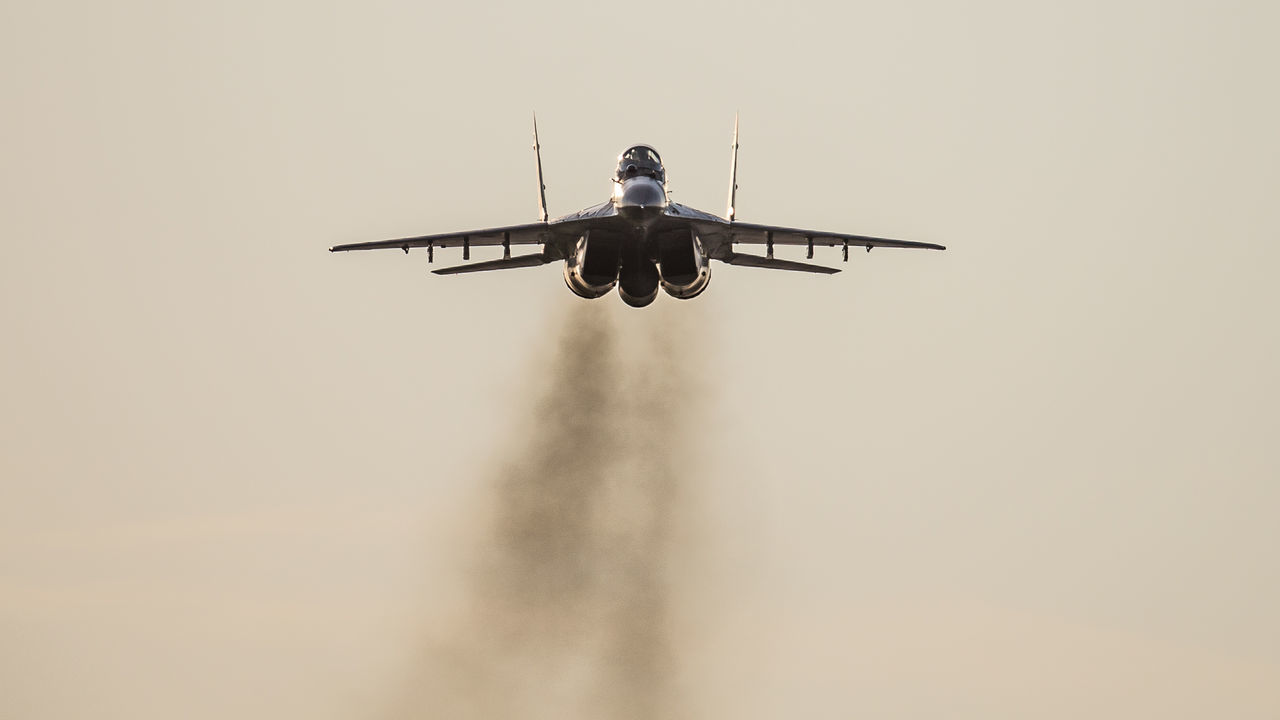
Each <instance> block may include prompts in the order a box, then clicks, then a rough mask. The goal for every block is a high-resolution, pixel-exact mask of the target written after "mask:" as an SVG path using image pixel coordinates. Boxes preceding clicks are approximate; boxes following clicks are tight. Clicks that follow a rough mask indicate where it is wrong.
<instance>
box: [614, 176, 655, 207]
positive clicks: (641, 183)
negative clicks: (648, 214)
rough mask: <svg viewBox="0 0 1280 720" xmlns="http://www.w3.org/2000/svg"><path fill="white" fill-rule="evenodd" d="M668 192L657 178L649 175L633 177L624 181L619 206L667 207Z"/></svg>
mask: <svg viewBox="0 0 1280 720" xmlns="http://www.w3.org/2000/svg"><path fill="white" fill-rule="evenodd" d="M666 204H667V194H666V192H665V191H663V189H662V185H660V184H659V183H658V181H657V180H654V179H653V178H647V177H639V178H632V179H630V180H627V181H626V182H624V183H623V186H622V196H621V197H619V198H618V208H619V209H622V208H638V209H645V208H654V207H656V208H661V207H666Z"/></svg>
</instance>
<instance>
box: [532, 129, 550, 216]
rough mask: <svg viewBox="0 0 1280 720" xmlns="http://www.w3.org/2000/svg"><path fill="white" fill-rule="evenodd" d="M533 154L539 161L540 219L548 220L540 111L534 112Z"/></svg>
mask: <svg viewBox="0 0 1280 720" xmlns="http://www.w3.org/2000/svg"><path fill="white" fill-rule="evenodd" d="M533 156H534V158H536V159H537V161H538V221H539V222H546V221H547V185H546V183H544V182H543V181H542V149H541V148H540V147H539V146H538V113H534V114H533Z"/></svg>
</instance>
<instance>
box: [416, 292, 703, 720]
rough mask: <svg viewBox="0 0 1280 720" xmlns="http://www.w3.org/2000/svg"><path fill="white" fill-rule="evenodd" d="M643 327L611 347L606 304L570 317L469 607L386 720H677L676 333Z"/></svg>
mask: <svg viewBox="0 0 1280 720" xmlns="http://www.w3.org/2000/svg"><path fill="white" fill-rule="evenodd" d="M658 314H661V315H665V314H666V313H658ZM634 317H635V316H634V315H633V314H629V313H628V318H634ZM654 320H656V321H657V322H656V323H655V324H653V325H652V328H653V330H652V331H651V332H649V333H647V336H645V335H646V334H645V333H643V332H640V333H637V332H636V329H635V328H629V329H628V334H629V335H640V337H639V341H638V342H636V343H627V346H626V348H625V349H624V348H622V347H620V344H621V343H620V340H623V339H625V340H631V339H632V338H631V337H627V338H619V337H617V336H616V335H615V330H614V326H613V320H612V319H611V317H610V309H609V308H607V307H604V306H602V305H601V304H598V303H585V302H584V303H578V304H576V305H575V307H574V310H573V312H572V313H570V314H569V316H568V318H567V319H566V321H565V322H564V324H563V326H562V327H561V329H560V332H559V336H558V338H557V346H556V349H555V353H554V357H553V359H552V361H551V363H550V365H551V367H550V368H548V369H546V370H545V371H543V373H542V374H540V375H539V376H538V381H537V382H536V384H537V385H541V386H543V387H544V388H545V390H544V392H542V394H541V397H540V398H539V399H538V401H537V402H536V403H535V404H534V407H533V412H532V418H531V420H530V422H528V423H526V424H525V425H524V427H522V428H520V430H519V433H520V436H521V439H522V442H521V443H519V444H517V443H507V445H508V446H512V447H515V448H519V450H517V451H516V452H515V453H514V454H513V456H512V457H510V458H509V459H507V460H506V461H505V462H504V463H503V464H502V465H501V466H500V470H499V471H498V472H496V473H495V474H494V476H493V478H492V486H491V488H490V490H491V493H492V495H491V508H490V513H489V522H488V529H487V531H486V532H485V536H484V539H483V542H482V543H481V544H480V547H479V548H478V549H477V551H476V554H477V559H476V561H475V563H474V572H473V573H472V575H471V576H470V577H469V578H468V581H469V583H470V590H469V593H470V594H469V604H468V607H467V608H465V609H464V610H463V611H462V613H461V614H462V617H460V618H459V619H458V620H457V621H456V622H455V623H453V624H452V626H451V627H448V628H433V632H432V634H433V635H435V636H437V637H440V638H441V640H439V641H437V642H434V643H432V644H431V646H430V647H429V648H428V651H427V657H426V658H425V660H426V662H425V664H424V666H423V669H422V673H421V676H420V677H416V678H413V679H412V681H411V682H413V683H414V687H412V688H411V689H410V692H409V694H408V697H407V698H406V700H407V701H408V702H407V703H406V706H405V707H403V708H401V709H400V710H399V711H397V712H396V713H395V716H396V717H402V718H458V719H474V720H496V719H497V718H504V719H505V718H553V717H554V718H618V719H621V720H649V719H651V718H673V717H677V718H678V717H680V716H681V713H680V711H679V703H678V702H677V697H676V695H677V694H676V692H675V688H674V687H673V660H674V654H673V649H672V643H671V638H670V636H669V634H668V613H669V599H670V593H669V592H668V587H667V580H668V577H667V572H668V565H669V560H670V558H671V557H672V547H671V545H672V543H673V526H674V524H675V518H676V508H677V504H678V500H679V494H678V490H679V488H678V482H677V473H676V469H677V468H678V467H683V463H685V462H687V461H688V460H689V457H688V455H689V450H690V448H688V447H686V445H687V444H686V443H685V442H684V441H683V438H684V437H685V436H686V433H685V432H684V427H683V422H682V420H683V418H682V414H683V413H682V412H681V410H682V408H684V406H685V405H686V399H687V397H688V388H687V387H686V385H687V378H686V377H685V376H684V375H683V374H682V373H683V368H682V367H681V366H680V363H678V362H677V361H676V360H675V358H676V356H675V355H674V354H673V352H672V350H673V346H674V345H675V344H676V340H675V339H673V338H672V337H671V335H672V333H673V332H675V331H674V330H673V329H672V327H671V325H670V324H668V323H664V322H663V321H662V319H661V318H655V319H654ZM628 322H630V320H628ZM650 322H652V321H650ZM632 344H634V345H635V347H632V346H631V345H632Z"/></svg>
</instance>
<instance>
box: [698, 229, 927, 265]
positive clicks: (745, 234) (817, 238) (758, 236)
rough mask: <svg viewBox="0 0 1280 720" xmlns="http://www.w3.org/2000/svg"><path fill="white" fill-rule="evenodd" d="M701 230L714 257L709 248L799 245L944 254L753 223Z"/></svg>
mask: <svg viewBox="0 0 1280 720" xmlns="http://www.w3.org/2000/svg"><path fill="white" fill-rule="evenodd" d="M699 225H700V226H701V227H700V228H699V229H700V230H702V235H703V237H702V242H703V244H704V246H706V247H707V251H708V254H709V255H711V256H712V257H716V252H714V251H712V246H714V247H715V248H716V249H717V250H722V251H723V252H726V253H732V251H733V248H732V246H733V245H734V244H739V243H742V244H749V245H765V246H770V245H802V246H810V247H814V246H817V247H822V246H825V247H841V246H845V245H849V246H854V247H865V248H867V249H868V250H870V249H871V248H873V247H890V248H920V249H926V250H946V249H947V248H946V247H945V246H942V245H935V244H934V243H924V242H912V241H910V240H893V239H890V238H880V237H871V236H869V235H850V234H847V233H834V232H826V231H822V230H801V229H799V228H789V227H779V226H776V225H756V224H754V223H744V222H735V223H732V224H730V223H699Z"/></svg>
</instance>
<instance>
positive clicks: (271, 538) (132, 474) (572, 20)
mask: <svg viewBox="0 0 1280 720" xmlns="http://www.w3.org/2000/svg"><path fill="white" fill-rule="evenodd" d="M1278 21H1280V11H1277V9H1276V6H1275V5H1274V4H1272V3H1266V2H1216V3H1209V2H1178V3H1164V2H1133V1H1126V2H1071V3H1065V2H1064V3H1020V2H995V1H982V2H974V3H963V4H954V3H939V2H903V3H856V2H855V3H810V2H800V3H785V4H779V3H690V4H683V3H671V4H664V3H641V4H636V3H622V4H619V3H598V2H597V3H583V4H574V3H566V2H552V3H475V4H471V5H464V4H448V5H444V4H433V3H399V2H384V1H378V0H375V1H373V2H362V3H351V4H338V3H330V2H269V3H261V2H235V1H233V2H217V3H184V4H171V3H161V2H133V1H129V0H126V1H124V2H115V3H86V2H57V1H55V2H45V3H20V2H7V3H5V4H4V5H3V7H0V60H2V62H0V68H3V69H0V92H2V95H0V97H3V103H4V112H3V113H2V114H0V130H2V131H3V132H2V133H0V149H2V150H3V152H2V154H0V157H2V158H3V162H2V163H0V221H2V223H3V225H2V227H3V247H4V251H5V252H4V258H3V260H2V261H0V293H2V298H3V303H2V304H0V331H2V333H3V335H2V337H3V342H4V350H3V352H0V718H4V719H5V720H10V719H13V720H25V719H27V718H33V719H44V718H90V717H92V718H170V717H184V718H226V717H243V718H266V717H302V716H306V717H313V718H381V717H387V716H388V713H391V712H393V711H392V710H389V708H392V707H393V706H394V705H395V702H394V698H395V697H396V696H397V695H398V694H401V693H403V692H404V688H405V686H406V685H412V684H413V683H414V682H415V679H414V677H413V673H414V667H415V664H414V663H415V659H414V658H415V657H417V656H418V655H420V654H421V652H422V647H423V644H422V638H423V637H424V636H425V635H429V634H431V633H432V632H433V631H434V628H435V627H436V626H437V624H438V623H439V622H440V620H439V618H442V617H447V615H448V608H449V607H452V606H456V605H459V604H465V603H466V591H465V586H466V583H465V582H464V581H463V578H464V575H465V572H464V566H465V564H466V558H467V550H466V548H467V547H468V544H469V543H470V542H471V541H472V540H473V539H474V538H473V535H474V526H475V519H476V517H477V516H478V515H480V514H482V512H483V507H484V503H483V502H482V501H481V500H479V499H478V492H479V491H478V490H477V488H479V487H482V486H484V484H485V482H486V478H488V477H490V476H491V475H492V474H493V471H494V470H493V469H494V464H495V463H496V462H498V461H499V460H498V459H499V458H502V457H504V456H507V455H509V454H510V452H511V448H512V447H513V446H514V445H519V444H521V443H524V442H526V441H528V440H529V439H530V438H531V437H536V435H534V433H536V430H533V429H531V427H536V425H537V418H536V417H535V416H534V415H532V414H531V413H533V408H535V406H536V403H535V399H536V398H537V397H538V396H539V395H540V394H542V393H543V392H544V389H545V386H546V384H547V382H546V376H545V373H544V372H543V369H544V368H546V367H547V363H548V362H549V359H548V358H549V357H550V356H551V349H550V348H551V346H552V344H553V340H554V338H555V337H556V336H557V334H558V333H560V332H561V329H562V327H563V326H564V324H565V323H566V322H567V318H569V317H570V312H571V311H572V310H573V309H574V308H575V307H576V306H577V305H578V304H580V303H582V302H583V301H580V300H579V299H577V298H575V297H574V296H573V295H571V294H570V293H569V291H568V290H567V289H565V287H564V285H563V281H562V280H561V278H560V276H559V268H558V266H555V267H547V268H541V269H536V270H519V271H511V272H507V273H492V274H486V275H477V276H471V277H451V278H441V277H435V276H430V275H429V274H428V273H427V270H428V267H427V265H426V259H425V257H424V256H422V255H420V254H417V253H415V254H413V255H411V256H409V257H407V258H406V257H405V256H404V255H402V254H400V253H398V252H386V253H366V254H345V255H331V254H329V253H327V252H325V250H326V248H328V247H329V246H330V245H333V244H337V243H343V242H356V241H362V240H375V239H384V238H388V237H397V236H403V235H414V234H421V233H428V232H445V231H452V230H462V229H468V228H474V227H487V226H494V225H501V224H507V223H520V222H526V221H530V220H532V219H535V218H536V210H537V205H536V195H535V180H534V175H533V158H532V157H531V150H530V147H529V145H530V136H529V116H530V111H532V110H537V111H538V113H539V121H540V125H541V132H542V144H543V162H544V167H545V170H546V176H547V177H546V180H547V186H548V188H547V200H548V203H549V204H550V209H551V212H552V214H553V215H554V214H561V213H566V212H570V211H572V210H576V209H578V208H580V207H584V206H587V205H590V204H593V203H596V202H599V201H601V200H603V199H605V198H606V197H607V194H608V192H609V183H608V177H609V173H610V172H611V170H612V163H613V159H614V157H615V156H616V154H617V153H618V152H619V151H620V150H621V149H623V148H624V147H626V146H627V145H629V144H633V143H636V142H647V143H650V144H652V145H654V146H655V147H656V148H657V149H658V150H659V151H660V152H661V153H662V154H663V158H664V160H665V162H666V165H667V171H668V176H669V179H670V181H671V186H672V188H673V190H674V197H675V199H677V200H679V201H681V202H684V203H686V204H690V205H693V206H695V207H698V208H702V209H705V210H709V211H712V212H722V211H723V207H724V202H725V194H726V190H727V179H728V178H727V175H728V167H727V166H728V159H729V158H728V145H729V134H730V129H731V123H732V117H733V113H734V112H735V111H740V112H741V115H742V140H741V143H742V149H741V155H740V162H739V165H740V169H739V184H740V186H741V189H740V190H739V194H738V208H739V218H740V219H742V220H746V221H752V222H765V223H773V224H781V225H792V226H800V227H812V228H819V229H830V230H837V231H845V232H853V233H863V234H870V235H882V236H888V237H898V238H903V239H910V240H921V241H929V242H940V243H943V244H945V245H947V246H948V247H949V249H948V250H947V251H946V252H945V253H934V252H925V251H894V250H877V251H875V252H873V253H871V254H869V255H868V254H866V253H862V252H856V253H851V258H850V261H849V263H848V264H847V265H841V267H842V268H843V269H844V270H845V272H843V273H841V274H839V275H836V276H833V277H818V276H812V275H805V274H788V273H770V272H766V271H760V270H753V269H749V268H733V267H727V266H723V265H719V264H717V265H716V266H715V267H714V268H713V277H712V283H711V286H710V288H709V289H708V291H707V292H706V293H705V294H704V295H703V296H702V297H700V298H698V299H696V300H694V301H690V302H686V303H678V302H676V301H674V300H671V299H669V298H667V297H665V296H663V297H660V298H659V300H658V302H657V303H656V304H655V305H654V306H652V307H650V308H648V309H646V310H642V311H637V310H633V309H630V308H627V307H625V306H624V305H623V304H622V303H621V301H620V300H618V298H617V297H616V295H611V296H609V297H607V298H604V299H602V300H598V301H596V302H597V303H599V304H601V305H602V306H603V307H604V308H606V309H605V310H604V315H605V316H606V317H607V319H608V322H609V323H611V325H612V327H613V328H614V331H615V332H616V333H617V334H618V335H620V336H621V337H623V338H631V340H630V341H629V342H630V343H631V345H630V346H631V347H633V348H635V347H636V346H638V345H643V344H644V342H645V340H644V339H645V338H654V337H659V338H662V337H665V336H664V335H663V334H664V333H667V332H668V328H672V329H671V330H670V332H671V333H677V330H676V329H675V328H678V335H677V336H676V337H677V339H678V340H679V342H678V343H676V344H675V350H674V351H667V350H663V351H662V352H663V353H664V356H665V357H667V358H670V357H672V354H671V353H672V352H674V353H677V355H675V357H677V359H678V362H679V363H681V364H682V365H684V366H686V367H687V369H688V371H689V373H690V374H691V375H692V376H695V377H697V378H698V381H697V382H696V383H693V384H692V385H690V386H689V387H688V388H687V391H686V393H685V394H686V395H687V397H685V398H684V402H685V403H686V404H687V408H689V411H690V412H692V413H693V417H694V418H695V419H694V420H692V421H691V422H692V427H693V429H692V430H691V431H690V436H691V438H692V440H691V447H693V448H695V449H696V455H697V460H696V462H693V463H692V464H690V465H689V470H688V472H687V474H686V475H683V476H682V479H681V482H682V483H683V487H682V492H683V493H684V495H683V497H684V500H683V501H682V503H683V504H682V506H681V507H682V510H681V512H682V517H683V525H682V527H683V529H682V530H681V534H680V536H679V543H678V545H679V550H678V552H677V553H676V555H677V557H678V562H676V563H674V565H673V567H672V569H671V589H670V593H671V604H672V608H673V610H672V614H671V618H672V619H671V630H670V632H671V636H672V641H671V642H672V647H673V648H674V650H675V651H676V655H677V662H676V666H677V671H676V673H677V674H676V676H675V677H676V682H677V684H678V685H679V686H680V687H681V693H682V697H683V698H684V699H683V700H682V708H683V710H682V712H683V713H684V714H685V715H686V716H688V717H732V716H737V717H745V718H771V717H783V716H788V717H829V718H845V717H855V716H864V717H881V718H923V717H938V716H944V717H954V718H1025V717H1044V718H1079V717H1085V716H1088V717H1107V718H1157V717H1158V718H1179V717H1182V718H1204V717H1232V718H1275V717H1277V716H1280V682H1278V679H1280V615H1278V614H1277V610H1276V609H1277V608H1280V559H1278V556H1277V548H1280V522H1277V517H1280V482H1277V481H1278V480H1280V450H1278V449H1277V448H1276V445H1275V443H1276V434H1277V433H1276V431H1277V428H1278V427H1280V417H1278V415H1280V411H1278V410H1277V404H1278V402H1280V379H1278V375H1280V373H1278V372H1277V360H1278V358H1280V323H1278V322H1277V321H1276V308H1277V307H1280V290H1277V282H1276V277H1277V273H1278V272H1280V249H1278V248H1280V245H1278V244H1277V241H1278V240H1280V135H1278V134H1277V130H1276V129H1277V128H1280V98H1278V97H1277V85H1276V69H1277V67H1280V50H1277V45H1276V43H1275V34H1276V33H1275V30H1276V27H1277V25H1278ZM491 254H494V251H492V250H486V251H477V253H476V257H477V258H478V259H479V258H485V257H488V256H490V255H491ZM779 254H780V256H783V257H802V255H803V250H800V251H799V252H787V251H781V250H780V252H779ZM456 259H459V258H457V257H456V254H455V253H453V252H441V253H439V254H438V256H437V261H438V262H445V261H452V260H456ZM817 259H818V260H821V261H830V262H838V260H839V254H838V252H837V251H834V250H826V251H823V250H821V249H820V250H819V255H818V258H817ZM624 345H626V343H624ZM653 355H654V353H653V352H652V351H649V350H644V349H637V350H635V351H634V352H633V353H632V358H633V360H632V361H631V362H632V363H633V365H632V366H633V367H635V366H636V364H643V362H644V358H651V357H652V356H653ZM531 418H532V419H531ZM425 716H430V715H429V714H427V715H425Z"/></svg>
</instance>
